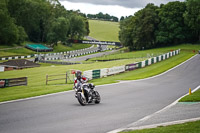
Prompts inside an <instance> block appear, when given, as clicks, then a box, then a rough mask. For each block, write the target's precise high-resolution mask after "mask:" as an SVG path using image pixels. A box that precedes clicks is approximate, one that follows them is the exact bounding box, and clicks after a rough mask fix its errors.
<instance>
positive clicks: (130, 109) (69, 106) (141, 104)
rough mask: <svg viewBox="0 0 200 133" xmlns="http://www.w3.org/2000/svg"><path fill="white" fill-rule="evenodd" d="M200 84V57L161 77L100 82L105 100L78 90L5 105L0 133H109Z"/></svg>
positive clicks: (0, 115) (0, 107) (1, 106)
mask: <svg viewBox="0 0 200 133" xmlns="http://www.w3.org/2000/svg"><path fill="white" fill-rule="evenodd" d="M199 85H200V55H197V56H195V57H194V58H192V59H191V60H189V61H187V62H186V63H184V64H183V65H181V66H179V67H177V68H175V69H173V70H172V71H170V72H168V73H165V74H163V75H161V76H158V77H155V78H150V79H146V80H138V81H128V82H122V83H119V84H112V85H105V86H98V87H97V90H98V91H99V93H100V94H101V97H102V102H101V103H100V104H99V105H88V106H84V107H83V106H81V105H80V104H79V103H78V101H77V99H76V98H75V97H74V92H73V91H70V92H66V93H61V94H56V95H52V96H46V97H42V98H36V99H31V100H25V101H19V102H12V103H5V104H0V133H105V132H108V131H111V130H114V129H117V128H120V127H123V126H126V125H128V124H130V123H133V122H136V121H137V120H139V119H141V118H143V117H145V116H147V115H150V114H152V113H154V112H156V111H158V110H161V109H162V108H164V107H166V106H167V105H169V104H171V103H172V102H174V101H175V100H176V99H178V98H179V97H181V96H182V95H184V94H186V93H188V88H192V89H194V88H196V87H197V86H199Z"/></svg>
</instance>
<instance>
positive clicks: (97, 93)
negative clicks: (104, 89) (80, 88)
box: [95, 91, 101, 104]
mask: <svg viewBox="0 0 200 133" xmlns="http://www.w3.org/2000/svg"><path fill="white" fill-rule="evenodd" d="M95 94H96V100H95V103H96V104H99V103H100V101H101V96H100V94H99V92H97V91H95Z"/></svg>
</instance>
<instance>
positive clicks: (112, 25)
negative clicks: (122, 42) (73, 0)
mask: <svg viewBox="0 0 200 133" xmlns="http://www.w3.org/2000/svg"><path fill="white" fill-rule="evenodd" d="M89 27H90V34H89V36H91V37H93V38H95V39H97V40H100V41H114V42H119V39H118V33H119V23H118V22H109V21H100V20H89Z"/></svg>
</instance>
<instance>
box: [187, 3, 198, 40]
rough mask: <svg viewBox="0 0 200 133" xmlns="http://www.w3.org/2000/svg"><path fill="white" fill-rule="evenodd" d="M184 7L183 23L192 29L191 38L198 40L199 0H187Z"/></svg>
mask: <svg viewBox="0 0 200 133" xmlns="http://www.w3.org/2000/svg"><path fill="white" fill-rule="evenodd" d="M186 8H187V10H186V12H185V14H184V18H185V23H186V24H187V25H188V26H189V27H190V28H191V29H192V33H193V35H194V37H193V39H194V40H197V39H198V41H200V1H199V0H187V1H186Z"/></svg>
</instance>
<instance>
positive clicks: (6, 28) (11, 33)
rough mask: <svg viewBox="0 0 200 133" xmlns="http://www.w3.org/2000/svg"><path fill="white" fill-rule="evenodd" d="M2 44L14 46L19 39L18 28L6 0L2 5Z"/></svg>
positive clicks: (0, 9) (0, 26)
mask: <svg viewBox="0 0 200 133" xmlns="http://www.w3.org/2000/svg"><path fill="white" fill-rule="evenodd" d="M0 20H1V21H0V44H8V45H10V44H13V43H15V42H16V41H17V40H18V38H19V34H18V28H17V25H15V23H14V22H15V21H14V19H13V18H11V17H10V15H9V13H8V10H7V5H6V1H5V0H1V3H0Z"/></svg>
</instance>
